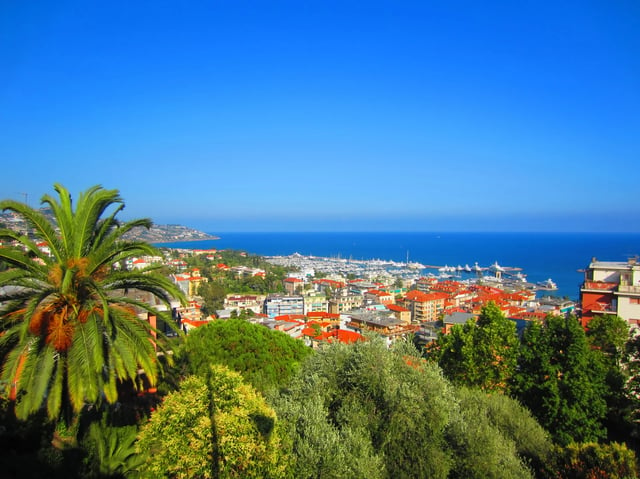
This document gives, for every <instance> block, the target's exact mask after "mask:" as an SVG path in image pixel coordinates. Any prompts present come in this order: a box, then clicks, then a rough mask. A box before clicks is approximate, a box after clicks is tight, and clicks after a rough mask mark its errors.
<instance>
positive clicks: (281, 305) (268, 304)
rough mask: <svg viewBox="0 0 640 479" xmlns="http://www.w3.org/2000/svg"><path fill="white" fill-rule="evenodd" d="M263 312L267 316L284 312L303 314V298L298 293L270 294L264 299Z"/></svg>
mask: <svg viewBox="0 0 640 479" xmlns="http://www.w3.org/2000/svg"><path fill="white" fill-rule="evenodd" d="M264 314H266V315H267V316H268V317H269V318H275V317H276V316H282V315H284V314H304V298H303V297H302V296H298V295H284V294H270V295H269V296H267V299H266V300H265V301H264Z"/></svg>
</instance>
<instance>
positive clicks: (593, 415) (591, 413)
mask: <svg viewBox="0 0 640 479" xmlns="http://www.w3.org/2000/svg"><path fill="white" fill-rule="evenodd" d="M518 366H519V371H518V375H517V376H515V377H514V388H513V390H514V394H515V395H516V397H517V398H518V399H519V400H520V401H521V402H522V404H524V405H525V406H527V407H528V408H529V409H531V412H532V413H533V414H534V416H535V417H536V418H538V420H539V421H540V424H542V426H543V427H545V428H546V429H547V430H548V431H549V432H550V433H551V434H552V437H553V439H554V441H555V442H557V443H558V444H560V445H568V444H569V443H572V442H588V441H597V440H598V439H601V438H603V437H605V434H606V431H605V429H604V427H603V419H604V417H605V414H606V408H607V404H606V401H605V399H604V396H605V394H606V392H607V388H606V383H605V369H604V367H603V365H602V362H601V361H600V360H599V356H598V352H597V351H595V350H593V349H591V348H590V347H589V344H588V343H587V338H586V334H585V332H584V329H583V328H582V326H581V325H580V323H579V322H578V320H577V319H576V318H575V317H572V316H569V317H566V318H564V317H559V316H548V317H547V319H546V320H545V321H544V323H538V322H531V323H530V324H529V325H528V326H527V328H526V330H525V332H524V335H523V338H522V348H521V354H520V359H519V364H518Z"/></svg>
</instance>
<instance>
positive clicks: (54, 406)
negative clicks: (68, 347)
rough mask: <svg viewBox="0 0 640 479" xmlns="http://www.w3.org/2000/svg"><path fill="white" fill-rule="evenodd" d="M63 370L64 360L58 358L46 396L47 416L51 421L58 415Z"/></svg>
mask: <svg viewBox="0 0 640 479" xmlns="http://www.w3.org/2000/svg"><path fill="white" fill-rule="evenodd" d="M65 370H66V358H64V357H62V356H59V360H58V361H57V363H56V369H55V372H54V375H53V378H52V380H51V387H50V389H49V393H48V395H47V416H49V419H52V420H53V419H55V418H57V417H58V415H59V414H60V407H61V405H62V391H63V387H64V374H65Z"/></svg>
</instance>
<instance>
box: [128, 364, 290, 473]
mask: <svg viewBox="0 0 640 479" xmlns="http://www.w3.org/2000/svg"><path fill="white" fill-rule="evenodd" d="M138 448H139V453H140V454H143V455H144V456H145V457H146V463H145V464H144V465H143V466H142V477H150V478H157V477H171V478H177V479H178V478H184V479H186V478H237V477H246V478H279V477H285V474H286V470H287V467H286V466H287V463H286V461H287V458H286V455H285V454H284V453H283V452H282V448H281V441H280V433H279V427H278V425H277V421H276V416H275V413H274V412H273V410H272V409H271V408H269V407H268V406H267V405H266V403H265V401H264V398H263V397H262V396H261V395H259V394H258V393H256V391H255V390H254V389H253V388H252V387H251V386H248V385H247V384H245V383H244V382H243V381H242V377H241V376H240V374H238V373H236V372H233V371H230V370H229V369H227V368H226V367H224V366H221V365H216V366H212V367H211V369H210V374H209V376H208V377H207V378H203V377H198V376H190V377H188V378H186V379H185V380H184V381H183V382H182V385H181V388H180V390H179V391H177V392H174V393H171V394H169V395H168V396H167V397H166V398H165V400H164V402H163V404H162V405H161V406H160V407H159V408H158V410H157V411H156V412H155V413H153V414H152V416H151V419H150V420H149V422H148V423H147V424H145V425H144V426H143V427H142V430H141V432H140V439H139V441H138Z"/></svg>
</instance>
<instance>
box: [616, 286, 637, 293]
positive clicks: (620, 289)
mask: <svg viewBox="0 0 640 479" xmlns="http://www.w3.org/2000/svg"><path fill="white" fill-rule="evenodd" d="M618 295H625V296H626V295H631V296H640V286H628V285H625V286H623V285H620V286H619V287H618Z"/></svg>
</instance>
